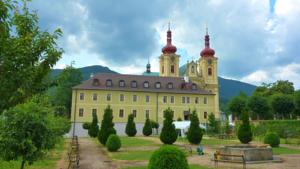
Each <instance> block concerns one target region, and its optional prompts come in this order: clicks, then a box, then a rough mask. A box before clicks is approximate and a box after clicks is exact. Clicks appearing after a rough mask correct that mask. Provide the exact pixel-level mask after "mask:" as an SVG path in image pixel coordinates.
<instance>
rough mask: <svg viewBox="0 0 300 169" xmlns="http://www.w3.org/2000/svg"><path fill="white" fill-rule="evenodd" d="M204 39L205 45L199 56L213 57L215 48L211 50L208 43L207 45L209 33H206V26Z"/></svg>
mask: <svg viewBox="0 0 300 169" xmlns="http://www.w3.org/2000/svg"><path fill="white" fill-rule="evenodd" d="M204 41H205V47H204V49H203V50H202V51H201V52H200V56H201V57H214V55H215V50H213V49H212V48H210V45H209V35H208V29H207V28H206V35H205V38H204Z"/></svg>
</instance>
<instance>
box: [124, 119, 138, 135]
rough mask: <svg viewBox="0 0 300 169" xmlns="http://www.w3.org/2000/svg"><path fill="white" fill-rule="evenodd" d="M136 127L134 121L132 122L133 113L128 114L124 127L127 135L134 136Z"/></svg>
mask: <svg viewBox="0 0 300 169" xmlns="http://www.w3.org/2000/svg"><path fill="white" fill-rule="evenodd" d="M136 132H137V131H136V128H135V123H134V115H133V114H129V115H128V121H127V124H126V128H125V133H126V134H127V135H128V136H129V137H134V136H135V135H136Z"/></svg>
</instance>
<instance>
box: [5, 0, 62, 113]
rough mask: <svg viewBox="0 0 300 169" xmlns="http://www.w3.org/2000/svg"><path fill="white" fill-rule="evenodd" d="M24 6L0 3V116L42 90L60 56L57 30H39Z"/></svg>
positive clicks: (21, 4)
mask: <svg viewBox="0 0 300 169" xmlns="http://www.w3.org/2000/svg"><path fill="white" fill-rule="evenodd" d="M26 3H27V0H24V1H21V3H18V1H0V35H1V36H0V51H1V52H0V84H1V85H0V98H1V99H0V113H2V112H3V110H5V109H8V108H9V107H13V106H15V105H17V104H19V103H23V102H25V100H26V99H27V98H29V97H30V96H33V95H34V94H36V93H39V92H41V91H44V90H45V86H44V85H45V84H44V83H42V82H43V80H44V79H45V77H46V76H47V74H48V73H49V72H50V70H51V68H52V67H53V66H54V65H55V63H56V62H57V61H58V60H59V58H60V57H61V54H62V49H60V48H58V47H57V43H56V41H57V39H58V38H59V37H60V36H61V35H62V32H61V30H60V29H56V30H55V31H54V32H53V33H49V32H47V31H42V30H41V29H40V28H39V24H38V16H37V14H36V13H35V12H31V11H29V10H28V8H27V6H26V5H25V4H26Z"/></svg>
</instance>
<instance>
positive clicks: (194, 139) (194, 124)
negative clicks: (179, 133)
mask: <svg viewBox="0 0 300 169" xmlns="http://www.w3.org/2000/svg"><path fill="white" fill-rule="evenodd" d="M190 119H191V124H190V128H189V130H188V132H187V139H188V141H189V142H190V143H191V144H199V143H200V142H201V140H202V136H203V132H202V129H201V128H200V127H199V118H198V116H197V114H196V110H194V111H193V113H192V114H191V117H190Z"/></svg>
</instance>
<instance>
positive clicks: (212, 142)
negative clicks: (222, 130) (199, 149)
mask: <svg viewBox="0 0 300 169" xmlns="http://www.w3.org/2000/svg"><path fill="white" fill-rule="evenodd" d="M177 141H179V142H184V143H189V142H188V140H187V138H182V137H179V138H178V139H177ZM237 143H239V141H237V140H226V139H218V138H203V139H202V140H201V143H200V144H201V145H210V146H216V145H228V144H237Z"/></svg>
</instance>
